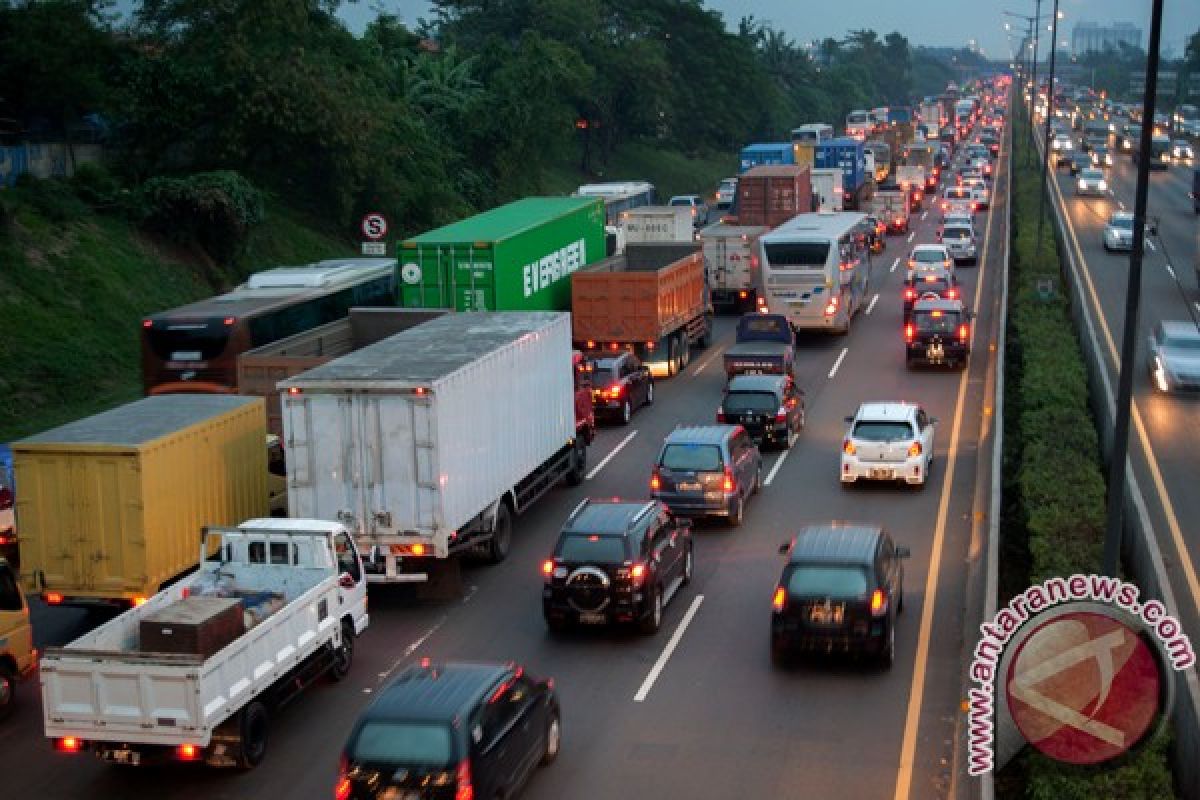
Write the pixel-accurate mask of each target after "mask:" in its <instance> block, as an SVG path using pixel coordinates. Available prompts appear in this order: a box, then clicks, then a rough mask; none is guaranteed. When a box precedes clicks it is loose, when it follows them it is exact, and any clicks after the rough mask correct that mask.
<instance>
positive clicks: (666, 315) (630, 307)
mask: <svg viewBox="0 0 1200 800" xmlns="http://www.w3.org/2000/svg"><path fill="white" fill-rule="evenodd" d="M571 335H572V339H573V340H574V342H575V347H577V348H579V349H581V350H585V351H588V352H589V353H593V354H596V353H598V352H601V351H603V352H615V351H618V350H632V351H633V352H634V353H635V354H636V355H637V356H638V358H640V359H641V360H642V362H643V363H644V364H646V366H648V367H649V368H650V370H651V372H652V373H653V374H655V375H674V374H675V373H677V372H679V371H680V370H682V369H683V368H684V367H686V366H687V365H688V362H689V360H690V358H691V350H692V348H693V347H699V348H704V347H707V346H708V343H709V340H710V337H711V335H712V302H711V300H710V298H709V293H708V285H707V282H706V281H705V279H704V257H703V256H702V255H701V253H700V248H699V245H698V244H690V243H657V242H656V243H653V244H650V243H647V244H630V245H627V246H626V248H625V252H624V253H621V254H620V255H615V256H612V257H611V258H606V259H604V260H603V261H599V262H597V263H595V264H592V265H589V266H587V267H583V268H581V269H580V270H579V271H577V272H575V273H573V274H572V275H571Z"/></svg>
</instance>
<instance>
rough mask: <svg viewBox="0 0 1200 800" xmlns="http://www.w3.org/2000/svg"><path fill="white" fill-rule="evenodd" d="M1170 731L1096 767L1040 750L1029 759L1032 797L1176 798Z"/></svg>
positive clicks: (1049, 799)
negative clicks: (1067, 761)
mask: <svg viewBox="0 0 1200 800" xmlns="http://www.w3.org/2000/svg"><path fill="white" fill-rule="evenodd" d="M1169 743H1170V735H1169V733H1166V732H1164V733H1161V734H1159V735H1158V736H1156V737H1155V738H1154V739H1153V740H1151V741H1150V742H1149V743H1147V744H1146V746H1145V747H1142V748H1140V749H1139V750H1138V751H1137V752H1134V753H1129V754H1126V755H1125V756H1122V757H1121V758H1119V759H1117V760H1116V761H1114V762H1110V763H1108V764H1101V765H1099V766H1095V767H1082V766H1073V765H1071V764H1064V763H1062V762H1061V761H1054V760H1052V759H1050V758H1047V757H1045V756H1043V755H1041V754H1040V753H1038V754H1036V755H1034V756H1032V757H1031V758H1030V759H1029V786H1028V793H1027V795H1026V797H1028V798H1029V800H1096V798H1101V797H1119V798H1121V800H1163V799H1164V798H1173V797H1175V791H1174V788H1173V786H1172V780H1171V771H1170V769H1168V767H1167V745H1168V744H1169Z"/></svg>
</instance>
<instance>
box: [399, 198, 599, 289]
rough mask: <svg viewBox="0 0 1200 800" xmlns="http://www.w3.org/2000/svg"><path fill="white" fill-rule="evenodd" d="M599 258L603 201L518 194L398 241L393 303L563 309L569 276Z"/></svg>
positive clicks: (569, 284)
mask: <svg viewBox="0 0 1200 800" xmlns="http://www.w3.org/2000/svg"><path fill="white" fill-rule="evenodd" d="M603 258H604V201H603V200H602V199H601V198H596V197H526V198H525V199H523V200H517V201H516V202H513V203H509V204H508V205H504V206H500V207H499V208H493V209H492V210H491V211H485V212H484V213H482V214H476V215H475V216H473V217H469V218H468V219H464V220H461V221H459V222H455V223H453V224H452V225H447V226H445V227H442V228H438V229H436V230H432V231H429V232H427V233H423V234H421V235H420V236H416V237H414V238H412V239H408V240H406V241H404V242H402V243H401V245H400V249H399V261H400V305H401V306H403V307H405V308H453V309H455V310H457V311H567V310H569V309H570V308H571V273H572V272H574V271H575V270H577V269H580V268H581V267H584V266H586V265H588V264H592V263H594V262H596V261H600V260H601V259H603Z"/></svg>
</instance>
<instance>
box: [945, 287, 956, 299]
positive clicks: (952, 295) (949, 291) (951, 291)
mask: <svg viewBox="0 0 1200 800" xmlns="http://www.w3.org/2000/svg"><path fill="white" fill-rule="evenodd" d="M946 299H948V300H957V299H958V289H947V290H946Z"/></svg>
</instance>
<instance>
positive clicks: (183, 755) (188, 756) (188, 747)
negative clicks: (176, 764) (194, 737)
mask: <svg viewBox="0 0 1200 800" xmlns="http://www.w3.org/2000/svg"><path fill="white" fill-rule="evenodd" d="M175 757H176V758H178V759H179V760H180V761H195V760H196V759H198V758H199V757H200V748H199V747H196V745H194V744H181V745H179V747H176V748H175Z"/></svg>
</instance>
